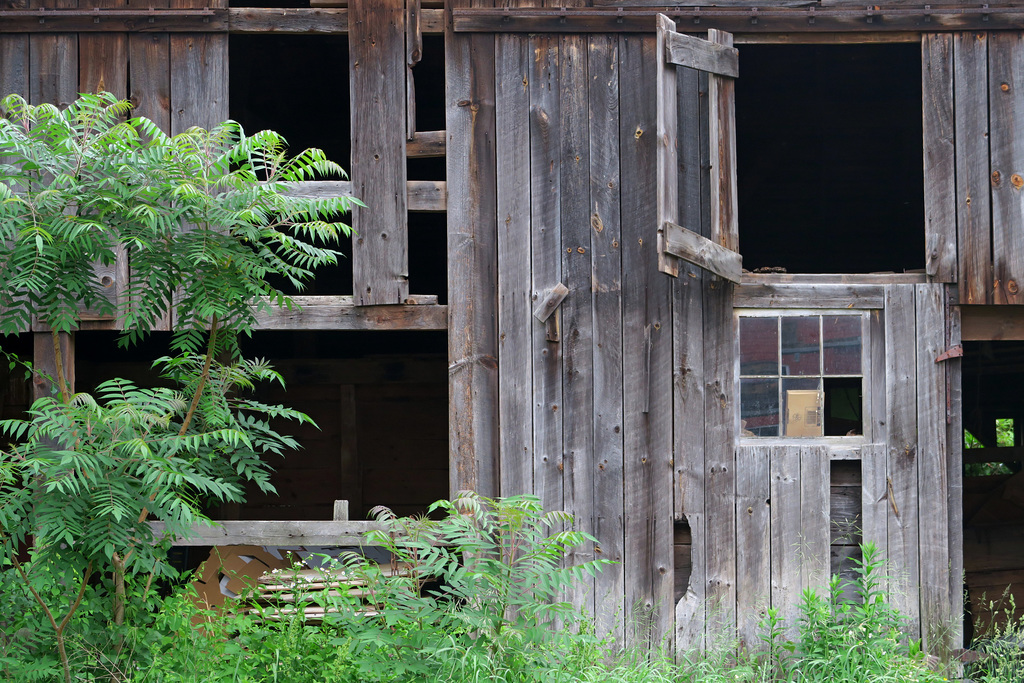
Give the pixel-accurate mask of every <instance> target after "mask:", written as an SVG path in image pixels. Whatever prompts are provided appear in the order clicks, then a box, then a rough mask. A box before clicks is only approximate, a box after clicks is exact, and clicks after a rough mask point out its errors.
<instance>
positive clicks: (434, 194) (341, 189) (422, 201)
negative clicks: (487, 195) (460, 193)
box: [289, 180, 448, 213]
mask: <svg viewBox="0 0 1024 683" xmlns="http://www.w3.org/2000/svg"><path fill="white" fill-rule="evenodd" d="M406 192H407V193H408V194H407V201H408V208H409V211H412V212H419V213H443V212H445V211H447V210H448V184H447V183H446V182H445V181H443V180H410V181H408V183H407V185H406ZM289 194H291V195H292V196H296V197H351V196H352V183H351V182H350V181H348V180H308V181H306V182H303V183H293V184H292V189H291V191H290V192H289ZM360 199H362V200H363V201H364V202H366V203H367V204H371V203H372V198H366V197H360Z"/></svg>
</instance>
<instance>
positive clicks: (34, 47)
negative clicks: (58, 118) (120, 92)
mask: <svg viewBox="0 0 1024 683" xmlns="http://www.w3.org/2000/svg"><path fill="white" fill-rule="evenodd" d="M28 5H29V7H30V8H32V9H42V8H47V9H56V8H60V9H74V8H76V7H78V0H29V3H28ZM29 59H30V61H31V65H30V68H29V70H28V76H29V83H28V93H26V94H27V97H28V100H29V101H30V102H31V103H32V104H43V103H49V104H56V105H60V104H70V103H71V102H73V101H74V100H75V98H76V97H77V96H78V35H77V34H74V33H70V34H61V33H34V34H32V35H31V36H29ZM4 68H6V66H5V67H4ZM5 94H6V93H5Z"/></svg>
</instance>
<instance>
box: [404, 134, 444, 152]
mask: <svg viewBox="0 0 1024 683" xmlns="http://www.w3.org/2000/svg"><path fill="white" fill-rule="evenodd" d="M447 137H448V134H447V133H446V132H445V131H443V130H421V131H416V133H415V134H413V136H412V139H411V140H409V141H408V142H406V143H405V156H407V157H416V158H419V159H423V158H428V157H443V156H444V153H445V152H444V143H445V139H446V138H447Z"/></svg>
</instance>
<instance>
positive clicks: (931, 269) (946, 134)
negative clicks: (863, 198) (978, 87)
mask: <svg viewBox="0 0 1024 683" xmlns="http://www.w3.org/2000/svg"><path fill="white" fill-rule="evenodd" d="M921 79H922V85H921V90H922V93H923V98H924V103H923V109H924V114H923V125H924V222H925V270H926V271H927V273H928V275H930V276H931V277H933V278H934V279H935V281H936V282H955V281H956V277H957V253H956V175H955V174H956V147H955V142H954V121H953V37H952V35H950V34H948V33H926V34H924V35H923V36H921Z"/></svg>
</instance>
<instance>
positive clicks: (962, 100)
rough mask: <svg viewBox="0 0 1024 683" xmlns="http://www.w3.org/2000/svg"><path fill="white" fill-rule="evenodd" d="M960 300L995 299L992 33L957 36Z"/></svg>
mask: <svg viewBox="0 0 1024 683" xmlns="http://www.w3.org/2000/svg"><path fill="white" fill-rule="evenodd" d="M953 64H954V74H953V79H954V83H955V86H954V88H955V91H954V102H955V107H954V109H955V120H956V218H957V221H956V222H957V252H958V255H959V264H958V271H959V278H960V281H959V285H960V288H959V289H960V303H963V304H988V303H992V301H993V297H992V286H991V285H992V256H991V250H992V222H991V215H990V211H991V198H990V196H989V192H990V190H989V186H990V178H989V146H988V134H989V127H988V122H989V118H988V114H989V113H988V95H987V89H988V88H987V83H988V34H986V33H957V34H955V35H954V37H953Z"/></svg>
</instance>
